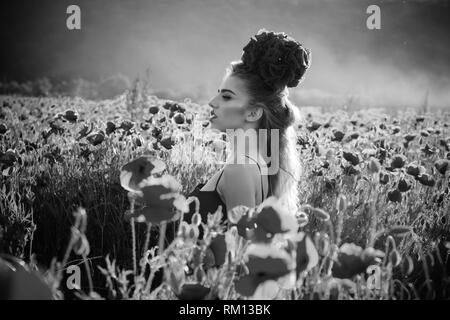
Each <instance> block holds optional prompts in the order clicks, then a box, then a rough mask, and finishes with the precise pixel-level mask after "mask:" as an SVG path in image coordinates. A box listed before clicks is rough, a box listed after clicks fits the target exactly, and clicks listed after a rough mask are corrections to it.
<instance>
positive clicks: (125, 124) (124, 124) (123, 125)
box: [119, 120, 134, 131]
mask: <svg viewBox="0 0 450 320" xmlns="http://www.w3.org/2000/svg"><path fill="white" fill-rule="evenodd" d="M133 127H134V123H133V122H131V121H128V120H124V121H122V123H121V124H120V126H119V128H120V129H123V130H125V131H129V130H130V129H131V128H133Z"/></svg>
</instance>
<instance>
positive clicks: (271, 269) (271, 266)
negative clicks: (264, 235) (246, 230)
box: [235, 244, 295, 297]
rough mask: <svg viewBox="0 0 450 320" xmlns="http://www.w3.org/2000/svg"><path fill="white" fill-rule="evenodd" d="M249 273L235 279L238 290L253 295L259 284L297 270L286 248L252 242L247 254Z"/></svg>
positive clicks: (243, 293) (246, 262)
mask: <svg viewBox="0 0 450 320" xmlns="http://www.w3.org/2000/svg"><path fill="white" fill-rule="evenodd" d="M245 264H246V267H247V270H248V274H245V275H243V276H241V277H240V278H238V279H237V280H235V289H236V292H238V293H239V294H241V295H243V296H247V297H248V296H253V295H254V294H255V291H256V290H257V288H258V286H260V285H261V284H263V283H264V282H266V281H270V280H275V281H276V280H278V279H280V278H282V277H284V276H286V275H288V274H290V273H291V272H293V271H294V270H295V263H294V261H293V260H292V257H291V256H290V255H289V254H288V253H287V251H285V250H280V249H279V248H277V247H275V246H271V245H266V244H251V245H250V246H249V247H248V248H247V251H246V254H245Z"/></svg>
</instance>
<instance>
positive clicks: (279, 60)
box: [241, 29, 311, 89]
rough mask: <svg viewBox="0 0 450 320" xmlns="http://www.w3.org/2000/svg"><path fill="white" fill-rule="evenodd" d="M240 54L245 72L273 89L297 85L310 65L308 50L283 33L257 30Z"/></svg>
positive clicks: (309, 52)
mask: <svg viewBox="0 0 450 320" xmlns="http://www.w3.org/2000/svg"><path fill="white" fill-rule="evenodd" d="M243 51H244V52H243V54H242V58H241V60H242V62H243V63H244V65H245V66H246V67H247V69H248V70H249V71H250V72H253V73H256V74H258V75H259V76H260V77H261V79H262V80H263V81H264V82H265V83H266V84H267V85H268V86H269V87H271V88H272V89H276V88H280V87H284V86H288V87H295V86H297V85H298V84H299V82H300V81H301V80H302V78H303V76H304V74H305V72H306V69H308V68H309V67H310V65H311V51H310V50H309V49H307V48H305V47H303V46H302V45H301V44H300V43H299V42H298V41H296V40H294V39H293V38H291V37H289V36H288V35H286V34H285V33H284V32H279V33H275V32H272V31H270V32H269V31H267V30H266V29H260V30H259V31H258V33H257V34H256V35H255V36H254V37H252V38H251V39H250V42H249V43H248V44H247V45H246V46H245V47H244V49H243Z"/></svg>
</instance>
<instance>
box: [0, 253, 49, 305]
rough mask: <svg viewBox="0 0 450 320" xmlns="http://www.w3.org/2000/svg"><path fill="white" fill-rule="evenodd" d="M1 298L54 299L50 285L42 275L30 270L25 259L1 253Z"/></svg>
mask: <svg viewBox="0 0 450 320" xmlns="http://www.w3.org/2000/svg"><path fill="white" fill-rule="evenodd" d="M0 299H1V300H53V295H52V292H51V290H50V287H49V286H48V285H47V283H46V282H45V281H44V279H43V278H42V276H41V275H40V274H39V273H37V272H34V271H32V270H29V268H28V267H27V266H26V265H25V263H23V261H21V260H19V259H17V258H16V257H12V256H9V255H5V254H2V255H0Z"/></svg>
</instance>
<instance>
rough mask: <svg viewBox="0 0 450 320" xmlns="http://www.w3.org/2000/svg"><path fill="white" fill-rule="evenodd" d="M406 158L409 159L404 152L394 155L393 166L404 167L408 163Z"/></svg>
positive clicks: (396, 167)
mask: <svg viewBox="0 0 450 320" xmlns="http://www.w3.org/2000/svg"><path fill="white" fill-rule="evenodd" d="M406 160H407V159H406V157H405V156H404V155H402V154H396V155H394V156H393V157H392V160H391V168H394V169H400V168H403V166H404V165H405V163H406Z"/></svg>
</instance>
